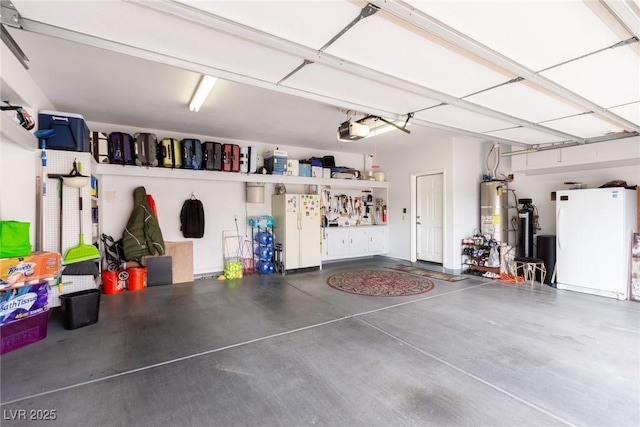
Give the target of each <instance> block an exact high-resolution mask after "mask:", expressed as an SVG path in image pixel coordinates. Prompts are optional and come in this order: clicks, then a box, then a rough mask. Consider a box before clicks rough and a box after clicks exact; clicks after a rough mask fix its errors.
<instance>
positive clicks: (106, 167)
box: [95, 163, 389, 189]
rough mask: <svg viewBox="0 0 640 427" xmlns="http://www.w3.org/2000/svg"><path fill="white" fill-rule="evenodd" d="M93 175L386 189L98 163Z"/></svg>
mask: <svg viewBox="0 0 640 427" xmlns="http://www.w3.org/2000/svg"><path fill="white" fill-rule="evenodd" d="M95 173H96V174H98V175H111V176H138V177H146V178H171V179H198V180H214V181H239V182H256V181H258V182H265V183H283V184H306V185H318V186H336V187H353V188H360V189H361V188H384V189H386V188H388V187H389V183H388V182H383V181H366V180H357V179H337V178H311V177H306V176H289V175H263V174H244V173H237V172H220V171H210V170H191V169H172V168H162V167H144V166H132V165H128V166H122V165H110V164H104V163H98V164H97V166H96V171H95Z"/></svg>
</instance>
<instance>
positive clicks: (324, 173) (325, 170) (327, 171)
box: [322, 168, 331, 178]
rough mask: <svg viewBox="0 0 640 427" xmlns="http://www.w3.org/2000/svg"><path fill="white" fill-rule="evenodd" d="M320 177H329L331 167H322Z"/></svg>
mask: <svg viewBox="0 0 640 427" xmlns="http://www.w3.org/2000/svg"><path fill="white" fill-rule="evenodd" d="M322 177H323V178H331V168H322Z"/></svg>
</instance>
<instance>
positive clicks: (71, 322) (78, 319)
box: [60, 289, 100, 329]
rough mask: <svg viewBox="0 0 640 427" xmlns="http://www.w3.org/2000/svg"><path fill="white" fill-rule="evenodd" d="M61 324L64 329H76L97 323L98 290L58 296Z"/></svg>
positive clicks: (98, 308)
mask: <svg viewBox="0 0 640 427" xmlns="http://www.w3.org/2000/svg"><path fill="white" fill-rule="evenodd" d="M60 303H61V306H62V324H63V326H64V328H65V329H77V328H82V327H83V326H88V325H93V324H94V323H98V313H99V311H100V290H99V289H85V290H84V291H78V292H71V293H69V294H64V295H60Z"/></svg>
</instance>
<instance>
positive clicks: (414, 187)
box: [410, 169, 449, 266]
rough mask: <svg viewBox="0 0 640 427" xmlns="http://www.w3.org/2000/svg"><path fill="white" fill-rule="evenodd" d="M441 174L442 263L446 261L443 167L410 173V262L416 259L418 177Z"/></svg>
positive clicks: (445, 179)
mask: <svg viewBox="0 0 640 427" xmlns="http://www.w3.org/2000/svg"><path fill="white" fill-rule="evenodd" d="M438 174H441V175H442V265H443V266H444V265H445V263H446V262H447V249H448V246H449V244H448V242H447V239H446V237H445V236H446V235H447V231H446V230H447V203H446V202H447V192H446V191H445V189H446V188H447V172H446V171H445V170H444V169H436V170H432V171H425V172H416V173H412V174H411V258H410V260H411V262H416V261H418V253H417V252H418V242H417V236H418V227H417V226H416V222H417V221H418V207H417V199H418V177H419V176H425V175H438Z"/></svg>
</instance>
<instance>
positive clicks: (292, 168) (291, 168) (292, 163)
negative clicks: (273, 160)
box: [287, 159, 299, 176]
mask: <svg viewBox="0 0 640 427" xmlns="http://www.w3.org/2000/svg"><path fill="white" fill-rule="evenodd" d="M298 173H299V168H298V161H297V160H294V159H289V160H287V175H291V176H298Z"/></svg>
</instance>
